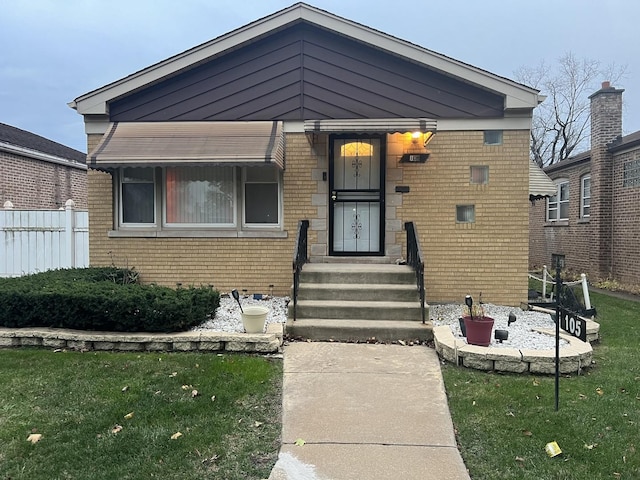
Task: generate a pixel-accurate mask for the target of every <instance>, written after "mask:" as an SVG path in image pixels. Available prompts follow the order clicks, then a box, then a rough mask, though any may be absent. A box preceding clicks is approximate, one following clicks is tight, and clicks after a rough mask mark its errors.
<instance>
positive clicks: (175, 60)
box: [69, 3, 543, 115]
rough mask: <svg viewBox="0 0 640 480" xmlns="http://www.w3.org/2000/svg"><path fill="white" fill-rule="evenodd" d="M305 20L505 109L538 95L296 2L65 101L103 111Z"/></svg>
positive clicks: (535, 100) (530, 102)
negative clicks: (464, 86)
mask: <svg viewBox="0 0 640 480" xmlns="http://www.w3.org/2000/svg"><path fill="white" fill-rule="evenodd" d="M298 23H307V24H311V25H314V26H316V27H319V28H322V29H325V30H328V31H330V32H333V33H335V34H338V35H342V36H344V37H348V38H350V39H352V40H354V41H358V42H361V43H363V44H366V45H370V46H372V47H375V48H377V49H379V50H381V51H384V52H386V53H389V54H393V55H395V56H397V57H400V58H403V59H405V60H407V61H411V62H414V63H416V64H418V65H423V66H428V67H429V68H432V69H434V70H437V71H440V72H442V73H443V74H445V75H448V76H451V77H454V78H457V79H459V80H462V81H464V82H466V83H469V84H471V85H476V86H478V87H481V88H484V89H486V90H488V91H490V92H495V93H497V94H500V95H503V96H504V99H505V100H504V109H505V110H520V109H524V110H530V109H532V108H534V107H536V106H537V105H538V104H539V103H540V101H541V100H542V99H543V97H541V96H539V95H538V93H539V91H538V90H536V89H533V88H530V87H527V86H525V85H521V84H519V83H517V82H514V81H512V80H509V79H506V78H504V77H500V76H498V75H494V74H492V73H490V72H487V71H485V70H482V69H479V68H477V67H473V66H471V65H468V64H466V63H463V62H460V61H458V60H454V59H452V58H449V57H446V56H445V55H442V54H439V53H437V52H434V51H431V50H427V49H426V48H423V47H420V46H418V45H415V44H412V43H410V42H407V41H405V40H401V39H399V38H396V37H393V36H391V35H388V34H385V33H383V32H380V31H378V30H375V29H372V28H369V27H366V26H364V25H361V24H359V23H356V22H353V21H351V20H347V19H345V18H342V17H339V16H337V15H334V14H332V13H329V12H327V11H324V10H321V9H318V8H316V7H312V6H310V5H307V4H304V3H297V4H295V5H292V6H290V7H288V8H285V9H283V10H280V11H278V12H276V13H274V14H272V15H269V16H267V17H264V18H262V19H259V20H256V21H254V22H252V23H250V24H248V25H246V26H244V27H240V28H238V29H236V30H233V31H231V32H229V33H227V34H224V35H222V36H220V37H217V38H215V39H213V40H211V41H209V42H206V43H203V44H201V45H199V46H197V47H194V48H192V49H189V50H187V51H185V52H183V53H180V54H178V55H175V56H173V57H171V58H169V59H167V60H164V61H162V62H159V63H156V64H155V65H152V66H150V67H148V68H145V69H143V70H140V71H138V72H136V73H134V74H132V75H129V76H127V77H125V78H123V79H120V80H117V81H115V82H113V83H110V84H108V85H106V86H104V87H101V88H99V89H97V90H94V91H92V92H89V93H86V94H84V95H81V96H80V97H78V98H76V99H75V100H74V101H72V102H71V103H69V106H70V107H72V108H74V109H76V110H77V111H78V113H80V114H83V115H105V114H107V113H108V102H110V101H111V100H113V99H116V98H121V97H123V96H124V95H127V94H129V93H131V92H134V91H138V90H140V89H142V88H144V87H147V86H150V85H153V84H154V83H157V82H159V81H160V80H163V79H166V78H169V77H172V76H174V75H176V74H178V73H181V72H183V71H185V70H188V69H191V68H194V67H196V66H198V65H201V64H203V63H204V62H207V61H209V60H211V59H212V58H214V57H216V56H218V55H221V54H223V53H224V52H228V51H232V50H234V49H237V48H239V47H241V46H243V45H246V44H248V43H251V42H255V41H256V40H257V39H259V38H261V37H264V36H267V35H270V34H273V33H275V32H278V31H281V30H283V29H285V28H287V27H289V26H291V25H294V24H298Z"/></svg>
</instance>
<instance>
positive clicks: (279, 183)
mask: <svg viewBox="0 0 640 480" xmlns="http://www.w3.org/2000/svg"><path fill="white" fill-rule="evenodd" d="M248 168H273V169H274V170H275V172H274V173H275V176H276V181H275V183H276V185H277V187H278V221H277V222H276V223H248V222H247V211H246V202H245V198H246V185H247V184H248V183H267V184H271V183H274V182H272V181H268V182H267V181H247V169H248ZM241 183H242V188H241V191H242V198H241V200H240V202H239V203H240V204H241V205H242V227H243V228H246V229H253V228H255V229H273V228H279V227H280V226H281V225H282V200H283V192H282V190H283V188H282V172H281V171H280V170H277V169H275V168H274V167H242V182H241Z"/></svg>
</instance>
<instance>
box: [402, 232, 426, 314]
mask: <svg viewBox="0 0 640 480" xmlns="http://www.w3.org/2000/svg"><path fill="white" fill-rule="evenodd" d="M404 229H405V230H406V232H407V264H408V265H409V266H410V267H411V268H413V270H414V271H415V272H416V285H417V287H418V293H419V294H420V309H421V312H422V323H425V321H426V319H425V308H424V305H425V293H424V258H423V256H422V249H421V248H420V239H419V238H418V232H417V231H416V226H415V224H414V223H413V222H405V224H404Z"/></svg>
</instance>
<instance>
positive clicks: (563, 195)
mask: <svg viewBox="0 0 640 480" xmlns="http://www.w3.org/2000/svg"><path fill="white" fill-rule="evenodd" d="M567 200H569V184H568V183H562V184H560V201H561V202H565V201H567Z"/></svg>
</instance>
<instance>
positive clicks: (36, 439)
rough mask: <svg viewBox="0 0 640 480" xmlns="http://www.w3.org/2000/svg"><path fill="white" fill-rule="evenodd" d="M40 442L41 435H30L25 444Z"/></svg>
mask: <svg viewBox="0 0 640 480" xmlns="http://www.w3.org/2000/svg"><path fill="white" fill-rule="evenodd" d="M40 440H42V434H41V433H32V434H31V435H29V436H28V437H27V442H31V443H34V444H35V443H38V442H39V441H40Z"/></svg>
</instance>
